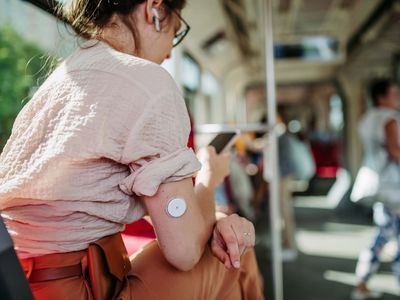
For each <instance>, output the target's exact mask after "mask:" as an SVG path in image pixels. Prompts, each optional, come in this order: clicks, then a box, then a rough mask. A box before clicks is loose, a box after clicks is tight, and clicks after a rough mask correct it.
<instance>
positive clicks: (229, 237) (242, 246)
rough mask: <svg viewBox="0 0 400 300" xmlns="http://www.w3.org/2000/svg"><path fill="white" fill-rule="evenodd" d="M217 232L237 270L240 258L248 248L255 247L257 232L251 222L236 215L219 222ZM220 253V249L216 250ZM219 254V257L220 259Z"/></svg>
mask: <svg viewBox="0 0 400 300" xmlns="http://www.w3.org/2000/svg"><path fill="white" fill-rule="evenodd" d="M216 232H217V233H218V234H219V237H220V239H221V240H223V243H224V244H225V245H226V253H227V254H228V255H229V259H230V262H231V264H232V265H233V266H234V267H235V268H239V267H240V256H241V255H242V254H243V253H244V252H245V250H246V249H247V248H252V247H254V242H255V234H254V233H255V231H254V226H253V224H252V223H251V222H249V221H248V220H246V219H245V218H242V217H239V216H238V215H236V214H233V215H230V216H229V217H226V218H223V219H221V220H219V221H218V222H217V225H216ZM216 251H217V252H218V253H219V252H220V249H218V250H216ZM220 256H221V254H219V256H218V257H220Z"/></svg>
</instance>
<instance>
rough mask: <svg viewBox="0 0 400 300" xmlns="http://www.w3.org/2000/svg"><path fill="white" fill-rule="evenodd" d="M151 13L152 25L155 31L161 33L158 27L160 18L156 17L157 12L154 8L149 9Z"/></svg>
mask: <svg viewBox="0 0 400 300" xmlns="http://www.w3.org/2000/svg"><path fill="white" fill-rule="evenodd" d="M151 12H152V14H153V17H154V25H155V26H156V31H157V32H160V31H161V27H160V16H159V15H158V11H157V9H155V8H152V9H151Z"/></svg>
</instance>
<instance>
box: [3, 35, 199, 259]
mask: <svg viewBox="0 0 400 300" xmlns="http://www.w3.org/2000/svg"><path fill="white" fill-rule="evenodd" d="M93 44H94V46H92V47H89V48H88V46H91V45H93ZM83 48H85V49H79V50H77V51H76V52H75V53H74V54H73V55H71V56H70V57H69V58H67V59H66V60H65V61H64V62H63V63H62V64H61V65H60V66H59V67H58V68H57V69H56V70H55V71H54V72H53V73H52V75H51V76H50V77H49V78H48V79H47V80H46V82H45V83H44V84H43V85H42V86H41V87H40V88H39V90H38V91H37V92H36V93H35V95H34V96H33V98H32V99H31V101H30V102H29V103H28V104H27V105H26V106H25V107H24V109H23V110H22V111H21V113H20V114H19V116H18V117H17V119H16V121H15V124H14V128H13V132H12V135H11V137H10V139H9V141H8V143H7V145H6V147H5V148H4V151H3V153H2V154H1V156H0V210H1V211H2V216H3V218H4V219H5V223H6V225H7V227H8V229H9V231H10V232H11V234H12V237H13V240H14V242H15V245H16V249H17V251H18V253H19V255H20V256H21V257H28V256H34V255H41V254H48V253H54V252H67V251H76V250H82V249H85V248H87V246H88V244H89V243H90V242H92V241H95V240H97V239H99V238H101V237H104V236H106V235H110V234H113V233H116V232H118V231H121V230H123V227H124V224H127V223H130V222H133V221H135V220H137V219H139V218H141V217H142V216H143V215H144V213H145V209H144V206H143V204H142V202H141V197H140V196H143V195H147V196H151V195H154V194H155V193H156V192H157V189H158V187H159V185H160V184H161V183H164V182H171V181H178V180H181V179H183V178H187V177H191V176H192V175H193V174H194V173H195V172H196V171H197V170H198V169H199V168H200V164H199V162H198V160H197V159H196V156H195V155H194V153H193V151H192V150H191V149H189V148H187V146H186V144H187V139H188V135H189V130H190V124H189V118H188V114H187V110H186V107H185V103H184V101H183V98H182V96H181V94H180V91H179V90H178V88H177V86H176V84H175V82H174V81H173V79H172V78H171V77H170V76H169V74H168V73H167V72H166V71H165V70H164V69H162V68H161V67H160V66H158V65H156V64H154V63H151V62H149V61H145V60H143V59H140V58H137V57H134V56H130V55H127V54H123V53H120V52H117V51H115V50H114V49H112V48H111V47H109V46H108V45H107V44H105V43H103V42H98V43H97V44H95V43H94V41H89V42H87V43H85V44H84V45H83Z"/></svg>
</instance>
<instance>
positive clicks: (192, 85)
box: [181, 53, 201, 93]
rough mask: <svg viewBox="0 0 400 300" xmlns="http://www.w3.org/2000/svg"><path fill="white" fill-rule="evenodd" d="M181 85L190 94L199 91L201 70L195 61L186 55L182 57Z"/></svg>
mask: <svg viewBox="0 0 400 300" xmlns="http://www.w3.org/2000/svg"><path fill="white" fill-rule="evenodd" d="M181 78H182V85H183V87H184V88H185V89H187V90H188V91H189V92H191V93H196V92H197V91H198V90H199V89H200V83H201V69H200V65H199V64H198V63H197V62H196V60H195V59H194V58H193V57H192V56H191V55H190V54H188V53H184V54H183V57H182V75H181Z"/></svg>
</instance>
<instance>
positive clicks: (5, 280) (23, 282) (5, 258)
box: [0, 215, 34, 300]
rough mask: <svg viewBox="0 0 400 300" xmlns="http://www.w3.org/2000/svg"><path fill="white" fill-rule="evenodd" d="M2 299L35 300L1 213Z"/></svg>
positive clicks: (0, 259) (0, 291)
mask: <svg viewBox="0 0 400 300" xmlns="http://www.w3.org/2000/svg"><path fill="white" fill-rule="evenodd" d="M0 299H1V300H33V299H34V298H33V295H32V292H31V290H30V288H29V283H28V280H27V279H26V277H25V273H24V271H23V270H22V267H21V264H20V263H19V260H18V257H17V254H16V253H15V251H14V244H13V241H12V239H11V237H10V235H9V234H8V231H7V229H6V226H5V225H4V222H3V219H2V217H1V215H0Z"/></svg>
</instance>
